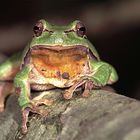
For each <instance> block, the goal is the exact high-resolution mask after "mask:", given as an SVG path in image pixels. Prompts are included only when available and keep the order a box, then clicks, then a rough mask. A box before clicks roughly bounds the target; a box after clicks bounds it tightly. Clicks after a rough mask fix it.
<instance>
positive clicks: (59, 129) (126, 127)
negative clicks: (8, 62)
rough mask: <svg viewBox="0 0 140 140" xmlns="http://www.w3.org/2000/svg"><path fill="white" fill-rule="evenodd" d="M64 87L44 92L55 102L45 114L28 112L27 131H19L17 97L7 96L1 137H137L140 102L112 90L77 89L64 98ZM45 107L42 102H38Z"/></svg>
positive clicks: (99, 139) (71, 139)
mask: <svg viewBox="0 0 140 140" xmlns="http://www.w3.org/2000/svg"><path fill="white" fill-rule="evenodd" d="M62 92H63V90H52V91H49V92H46V93H47V95H46V98H51V99H53V100H55V101H54V104H53V105H52V106H50V107H45V108H46V110H48V111H49V115H48V116H47V117H46V118H41V117H40V116H39V115H36V114H30V117H29V126H28V133H27V134H26V135H22V134H21V132H20V126H21V114H20V107H19V106H18V103H17V97H15V96H10V97H9V98H8V101H7V104H6V110H5V112H3V113H1V114H0V140H14V139H15V140H19V139H22V140H140V102H139V101H137V100H135V99H131V98H128V97H125V96H122V95H119V94H116V93H114V92H112V91H107V90H93V91H92V92H91V95H90V96H89V97H88V98H82V97H81V94H80V91H77V93H76V94H75V95H74V97H73V98H72V99H71V100H65V99H64V98H63V96H62V95H63V94H62ZM41 107H44V106H41Z"/></svg>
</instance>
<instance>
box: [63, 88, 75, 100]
mask: <svg viewBox="0 0 140 140" xmlns="http://www.w3.org/2000/svg"><path fill="white" fill-rule="evenodd" d="M72 95H73V92H71V91H69V90H65V93H64V95H63V96H64V98H65V99H71V98H72Z"/></svg>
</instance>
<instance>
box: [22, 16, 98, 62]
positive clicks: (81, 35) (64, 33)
mask: <svg viewBox="0 0 140 140" xmlns="http://www.w3.org/2000/svg"><path fill="white" fill-rule="evenodd" d="M33 32H34V35H33V39H32V41H31V43H30V44H29V48H30V50H38V49H39V50H40V49H42V48H43V49H51V50H55V51H59V50H66V49H69V48H72V49H73V51H79V50H81V52H86V53H90V54H91V55H92V56H93V57H95V58H96V59H97V60H99V55H98V53H97V51H96V49H95V48H94V46H93V45H92V44H91V43H90V41H89V40H88V39H87V37H86V34H85V33H86V28H85V26H84V25H83V24H82V23H81V22H80V21H79V20H75V21H73V22H72V23H70V24H69V25H67V26H56V25H51V24H49V23H48V22H47V21H46V20H43V19H42V20H39V21H38V22H37V23H36V24H35V26H34V28H33ZM29 48H27V49H26V51H25V54H24V56H27V55H26V54H27V52H28V51H29ZM74 48H75V49H74Z"/></svg>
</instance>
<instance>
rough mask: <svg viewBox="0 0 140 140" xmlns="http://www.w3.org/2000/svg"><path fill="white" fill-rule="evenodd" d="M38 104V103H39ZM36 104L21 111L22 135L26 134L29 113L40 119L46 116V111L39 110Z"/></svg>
mask: <svg viewBox="0 0 140 140" xmlns="http://www.w3.org/2000/svg"><path fill="white" fill-rule="evenodd" d="M39 104H40V103H39ZM39 104H38V103H37V104H35V105H34V104H29V105H28V106H26V107H25V108H23V109H22V133H23V134H26V133H27V122H28V116H29V112H32V113H36V114H39V115H41V116H42V117H47V116H48V111H47V110H46V109H41V108H39V107H38V106H36V105H39Z"/></svg>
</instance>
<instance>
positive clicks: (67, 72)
mask: <svg viewBox="0 0 140 140" xmlns="http://www.w3.org/2000/svg"><path fill="white" fill-rule="evenodd" d="M31 62H32V64H33V65H34V67H35V68H36V69H37V71H38V72H39V73H40V74H41V75H43V76H44V77H46V78H59V79H60V78H63V79H72V78H74V77H75V76H77V75H78V74H81V73H82V72H83V68H84V66H85V65H86V62H87V54H86V53H82V52H81V51H80V50H74V49H68V50H61V51H60V50H59V51H56V50H51V49H41V50H39V49H38V50H32V52H31Z"/></svg>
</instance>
